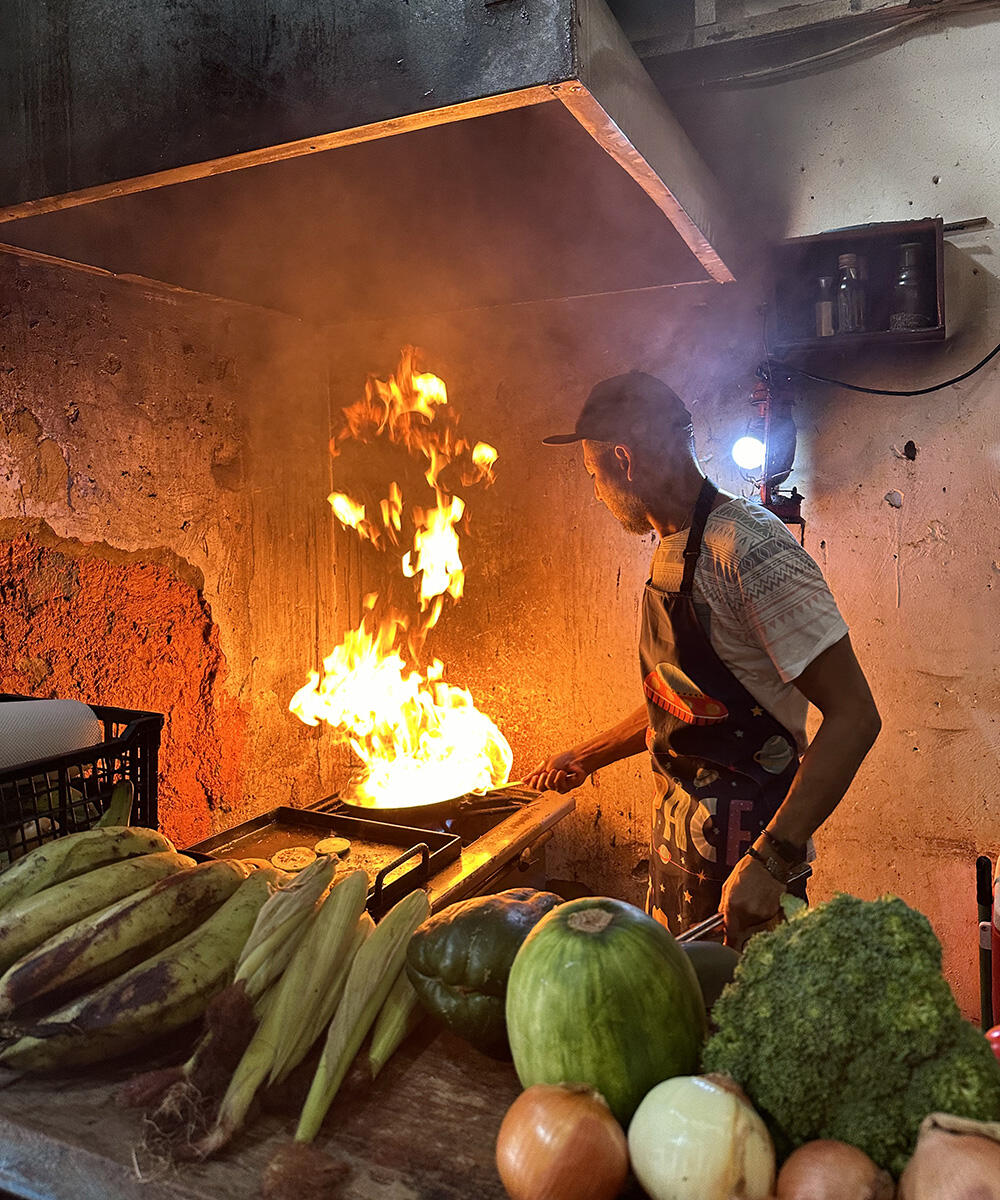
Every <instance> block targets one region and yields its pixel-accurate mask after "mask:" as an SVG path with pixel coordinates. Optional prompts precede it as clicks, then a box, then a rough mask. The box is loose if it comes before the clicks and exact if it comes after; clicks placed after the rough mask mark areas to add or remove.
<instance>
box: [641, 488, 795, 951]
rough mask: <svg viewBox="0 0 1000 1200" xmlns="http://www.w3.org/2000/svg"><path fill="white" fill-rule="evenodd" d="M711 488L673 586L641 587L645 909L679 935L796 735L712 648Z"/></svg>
mask: <svg viewBox="0 0 1000 1200" xmlns="http://www.w3.org/2000/svg"><path fill="white" fill-rule="evenodd" d="M717 495H718V489H717V488H716V487H715V485H714V484H713V483H711V482H710V481H709V480H707V479H706V480H705V482H704V483H703V484H702V489H701V492H700V494H699V496H698V501H697V504H696V505H695V511H694V516H693V517H692V520H691V530H690V532H689V534H688V540H687V544H686V546H685V549H684V575H683V579H682V582H681V588H680V591H679V592H665V591H662V590H660V589H659V588H656V587H654V586H653V585H652V582H650V583H647V584H646V592H645V596H644V599H643V620H642V637H641V640H640V645H639V659H640V665H641V667H642V680H643V691H644V692H645V695H646V703H647V706H648V709H649V729H648V731H647V734H646V745H647V747H648V749H649V752H650V757H651V760H652V766H653V778H654V781H655V784H656V794H655V797H654V801H653V822H652V842H651V846H650V860H649V895H648V899H647V908H648V910H649V912H650V914H651V915H652V916H653V917H655V918H656V920H658V921H660V922H661V923H662V924H664V925H666V926H667V927H668V928H669V929H670V931H671V932H672V933H674V934H675V935H676V934H678V933H683V932H684V930H685V929H687V928H689V927H690V926H691V925H694V924H696V923H697V922H698V921H702V920H704V919H705V918H706V917H710V916H711V915H712V914H713V913H716V912H718V910H719V907H720V902H721V897H722V885H723V882H724V881H725V879H726V877H727V876H728V875H729V874H730V872H731V871H732V869H733V867H734V866H735V865H736V863H737V861H738V860H739V859H740V858H741V857H742V856H743V855H744V854H745V853H746V851H747V848H748V847H749V846H750V844H751V843H752V842H753V841H754V840H755V839H756V838H757V837H758V835H759V834H760V831H761V830H762V829H763V828H764V826H765V825H766V824H767V822H768V821H769V820H770V819H771V817H773V816H774V814H775V812H776V811H777V809H778V807H779V806H780V805H781V802H782V801H783V800H784V798H785V795H786V794H787V792H788V789H789V787H790V786H791V783H792V780H793V779H794V777H795V772H796V771H797V770H798V765H799V764H798V755H797V753H796V747H795V739H794V738H793V737H792V735H791V734H790V733H789V732H788V730H787V729H785V727H784V726H783V725H782V724H781V723H780V722H779V721H776V720H775V719H774V717H772V716H771V714H770V713H768V712H767V711H766V710H765V709H764V708H762V707H761V706H760V705H759V704H758V703H757V701H756V700H755V699H754V697H753V696H752V695H751V694H750V693H749V692H748V691H747V689H746V688H745V687H744V686H743V684H742V683H740V681H739V680H738V679H737V678H736V677H735V675H733V673H732V672H731V671H730V670H729V668H728V667H727V666H726V665H725V664H724V663H723V662H722V660H721V659H720V658H719V656H718V655H717V654H716V652H715V651H714V650H713V649H712V645H711V642H710V641H709V639H708V635H707V634H706V633H705V631H704V629H703V628H702V625H701V622H700V621H699V619H698V616H697V613H696V612H695V607H694V601H693V597H692V589H693V586H694V572H695V567H696V565H697V562H698V555H699V554H700V552H701V539H702V534H703V533H704V530H705V522H706V521H707V519H708V515H709V513H710V512H711V511H712V503H713V501H714V500H715V497H716V496H717Z"/></svg>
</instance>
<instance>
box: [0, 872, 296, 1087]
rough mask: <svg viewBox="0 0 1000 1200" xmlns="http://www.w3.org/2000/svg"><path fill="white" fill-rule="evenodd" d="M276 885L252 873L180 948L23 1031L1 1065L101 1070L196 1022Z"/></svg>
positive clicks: (274, 876) (274, 878)
mask: <svg viewBox="0 0 1000 1200" xmlns="http://www.w3.org/2000/svg"><path fill="white" fill-rule="evenodd" d="M277 882H278V873H277V872H274V873H272V872H269V871H265V870H259V871H255V872H253V874H252V875H250V876H248V877H247V878H246V879H245V880H244V881H243V882H242V883H241V884H240V885H239V887H238V888H237V890H236V891H235V892H234V894H233V895H232V896H230V898H229V899H228V900H227V901H226V902H225V904H223V905H222V907H221V908H219V909H218V910H217V911H216V912H215V913H214V914H213V915H212V916H211V917H209V918H208V920H207V921H205V922H203V923H202V924H201V925H199V926H198V928H197V929H194V930H192V932H191V933H189V934H187V935H186V936H185V937H183V938H181V940H180V941H178V942H175V943H174V944H173V945H172V946H168V947H167V948H166V949H165V950H161V951H160V952H159V953H157V954H154V955H153V956H152V958H149V959H147V960H146V961H145V962H142V963H139V964H138V965H137V966H134V967H132V968H131V970H129V971H126V972H125V974H124V975H121V976H119V977H118V978H117V979H112V980H111V981H110V982H108V983H105V984H103V985H102V986H101V987H99V988H97V989H96V990H94V991H92V992H88V993H87V994H86V995H84V996H80V997H78V998H77V999H76V1000H74V1001H72V1002H71V1003H70V1004H66V1005H64V1006H63V1007H62V1008H60V1009H58V1010H57V1011H56V1012H53V1013H51V1014H49V1015H48V1016H47V1017H45V1018H44V1019H43V1020H40V1021H38V1022H36V1023H34V1024H33V1025H31V1026H28V1027H25V1028H24V1029H22V1030H21V1031H20V1033H21V1036H20V1037H18V1038H17V1039H16V1040H12V1041H10V1042H9V1043H8V1044H7V1045H6V1046H5V1047H4V1048H3V1049H2V1050H0V1065H3V1066H6V1067H12V1068H13V1069H15V1070H22V1071H47V1070H61V1069H63V1068H65V1067H71V1066H85V1065H87V1064H89V1063H96V1062H103V1061H104V1060H106V1059H110V1058H115V1057H117V1056H119V1055H121V1054H125V1053H127V1052H128V1051H130V1050H134V1049H136V1048H137V1047H139V1046H141V1045H143V1044H144V1043H146V1042H150V1041H153V1040H154V1039H156V1038H157V1037H159V1036H160V1035H162V1034H164V1033H169V1032H170V1031H171V1030H174V1029H179V1028H181V1026H183V1025H186V1024H188V1022H190V1021H193V1020H195V1019H196V1018H197V1017H199V1016H201V1014H202V1013H203V1012H204V1011H205V1009H206V1008H207V1006H208V1003H209V1001H210V1000H211V999H212V997H213V996H214V995H215V994H216V993H217V992H220V991H221V990H222V988H223V987H225V985H226V984H227V983H229V981H230V980H231V979H232V975H233V971H234V969H235V966H236V960H237V959H238V958H239V955H240V951H241V950H242V949H243V945H244V943H245V942H246V939H247V937H248V936H249V934H250V930H251V929H252V928H253V924H254V921H255V920H256V919H257V913H258V912H259V911H260V909H261V907H262V905H263V904H264V902H265V901H266V900H267V898H268V897H269V896H270V895H271V893H272V892H273V890H274V888H275V886H276V884H277Z"/></svg>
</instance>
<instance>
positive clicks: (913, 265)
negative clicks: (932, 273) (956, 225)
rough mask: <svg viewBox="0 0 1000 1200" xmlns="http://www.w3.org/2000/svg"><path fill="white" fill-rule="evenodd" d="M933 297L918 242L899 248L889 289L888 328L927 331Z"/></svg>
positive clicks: (933, 306)
mask: <svg viewBox="0 0 1000 1200" xmlns="http://www.w3.org/2000/svg"><path fill="white" fill-rule="evenodd" d="M935 307H936V302H935V297H934V295H933V292H932V289H931V286H930V277H929V275H928V272H927V269H926V266H925V262H924V247H923V245H922V244H921V243H920V242H906V243H905V244H904V245H902V246H900V247H899V266H898V269H897V271H896V281H895V283H894V284H893V287H892V302H891V304H890V307H889V328H890V329H895V330H904V329H929V328H930V327H931V326H932V325H933V324H934V322H935Z"/></svg>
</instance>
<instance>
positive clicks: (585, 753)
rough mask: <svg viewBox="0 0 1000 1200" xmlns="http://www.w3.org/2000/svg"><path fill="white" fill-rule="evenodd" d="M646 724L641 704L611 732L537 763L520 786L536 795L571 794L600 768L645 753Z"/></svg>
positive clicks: (647, 722) (645, 711)
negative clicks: (541, 793) (526, 787)
mask: <svg viewBox="0 0 1000 1200" xmlns="http://www.w3.org/2000/svg"><path fill="white" fill-rule="evenodd" d="M648 724H649V715H648V713H647V710H646V706H645V704H644V705H643V706H642V707H641V708H637V709H636V710H635V712H633V713H630V714H629V715H628V716H627V717H626V718H625V720H624V721H621V722H619V724H617V725H614V726H613V727H612V728H611V729H605V730H604V731H603V732H602V733H598V734H596V735H595V736H594V737H592V738H588V739H587V741H585V742H580V743H579V745H577V746H573V747H572V748H571V749H569V750H563V751H561V752H560V753H559V754H553V755H552V756H551V757H549V758H547V759H546V760H545V761H544V762H543V763H539V765H538V766H537V767H535V769H534V770H533V771H529V772H528V774H527V775H525V777H524V782H525V784H526V785H527V786H528V787H533V788H537V789H538V790H539V791H540V792H546V791H548V792H571V791H572V790H573V788H577V787H579V786H580V784H581V783H583V781H584V780H585V779H586V778H587V776H588V775H593V773H594V772H595V771H599V770H600V769H601V767H607V766H610V764H611V763H613V762H617V761H618V760H619V759H620V758H630V757H631V756H632V755H633V754H639V753H641V751H643V750H645V749H646V727H647V726H648Z"/></svg>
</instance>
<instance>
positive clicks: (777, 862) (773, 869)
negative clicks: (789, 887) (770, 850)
mask: <svg viewBox="0 0 1000 1200" xmlns="http://www.w3.org/2000/svg"><path fill="white" fill-rule="evenodd" d="M747 856H748V857H749V858H752V859H754V860H755V861H756V862H759V863H760V865H761V866H762V867H763V868H764V870H765V871H766V872H767V873H768V875H770V876H771V878H772V879H774V880H776V881H777V882H778V883H780V884H786V883H788V881H789V879H791V877H792V876H793V875H794V874H795V867H789V866H787V865H786V864H785V863H783V862H782V861H781V859H780V858H775V857H774V855H773V854H761V852H760V851H759V850H758V849H757V847H756V846H751V847H750V849H749V850H748V851H747Z"/></svg>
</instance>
